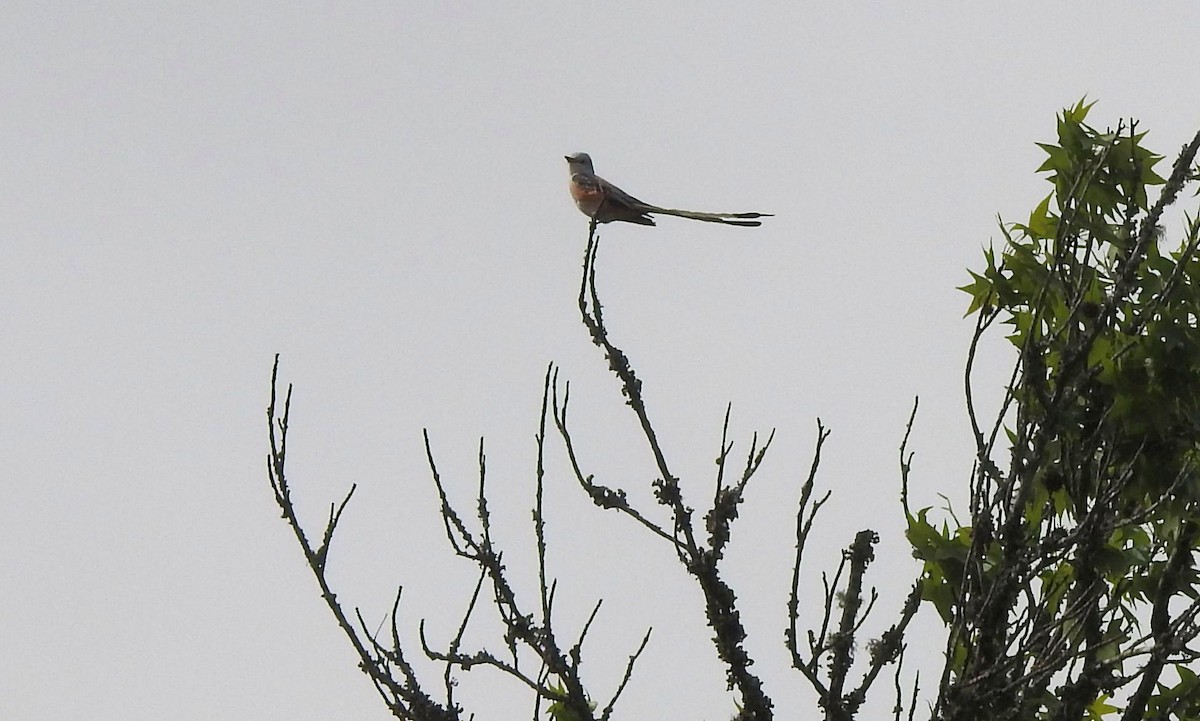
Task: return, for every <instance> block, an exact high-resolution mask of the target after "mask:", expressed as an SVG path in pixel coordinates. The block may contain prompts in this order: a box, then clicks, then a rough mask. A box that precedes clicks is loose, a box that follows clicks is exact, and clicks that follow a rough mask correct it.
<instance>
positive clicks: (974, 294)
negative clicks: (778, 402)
mask: <svg viewBox="0 0 1200 721" xmlns="http://www.w3.org/2000/svg"><path fill="white" fill-rule="evenodd" d="M1091 108H1092V104H1090V103H1084V102H1083V101H1080V102H1079V103H1077V104H1075V105H1074V106H1071V107H1068V108H1066V109H1065V110H1064V111H1063V112H1062V114H1061V115H1060V116H1059V118H1058V123H1057V142H1054V143H1039V144H1038V145H1039V147H1041V148H1042V149H1043V150H1044V151H1045V152H1046V156H1047V157H1046V159H1045V161H1044V162H1043V163H1042V165H1041V167H1040V168H1038V171H1039V172H1044V173H1046V174H1047V178H1046V179H1047V180H1048V181H1049V182H1050V183H1051V184H1052V186H1053V190H1052V191H1051V192H1050V194H1048V195H1047V196H1045V197H1044V198H1043V199H1042V200H1041V201H1040V202H1039V203H1037V205H1036V206H1035V207H1034V209H1033V211H1032V212H1031V213H1030V214H1029V217H1028V220H1027V221H1026V222H1024V223H1014V224H1010V225H1003V226H1001V232H1002V233H1003V236H1004V246H1003V248H1002V249H1001V250H1000V251H999V252H998V253H997V251H996V250H994V249H991V248H989V249H987V250H985V252H984V259H983V260H984V263H983V268H982V269H981V270H979V271H971V272H970V275H971V282H970V283H969V284H968V285H966V286H964V287H963V288H962V289H961V290H963V291H965V292H966V293H968V294H969V295H970V298H971V300H970V303H969V307H968V310H967V314H968V315H976V317H977V319H978V325H977V337H978V336H979V335H982V334H983V333H985V332H986V331H988V330H989V329H990V328H992V327H993V325H994V323H995V322H996V321H999V324H1000V325H1002V326H1004V327H1005V328H1006V331H1005V334H1006V337H1007V339H1008V340H1009V341H1010V342H1011V343H1012V344H1013V346H1014V347H1015V348H1016V349H1017V353H1018V365H1017V369H1016V371H1015V372H1014V374H1013V383H1012V384H1011V386H1010V387H1009V388H1008V389H1007V390H1008V401H1007V402H1006V403H1005V404H1004V406H1003V407H1002V409H1001V410H1000V412H999V414H998V416H997V419H996V421H995V424H994V427H995V428H996V430H997V431H998V430H1001V429H1003V431H1004V433H1003V434H1002V435H1001V436H1000V437H1001V438H1003V439H1005V440H1007V441H1008V443H1009V447H1008V448H1007V449H997V447H996V445H995V444H996V436H997V435H998V434H997V433H996V432H992V433H991V434H989V433H988V432H987V431H986V428H981V427H980V424H979V423H978V422H977V419H976V418H975V417H974V415H972V423H973V426H974V430H975V434H976V438H977V442H978V447H979V462H978V464H977V472H976V478H975V481H974V483H973V486H972V500H971V506H972V520H971V523H970V524H969V525H967V526H963V527H957V528H956V527H951V526H947V525H945V524H943V525H942V527H941V528H940V529H939V528H937V527H935V526H934V525H933V524H932V523H930V522H929V521H928V520H927V518H926V513H927V511H928V509H925V510H923V511H920V512H918V513H917V514H916V515H913V514H911V513H910V514H909V515H908V540H909V542H910V544H911V545H912V547H913V553H914V555H915V556H917V557H918V558H919V559H921V560H922V561H923V562H924V566H923V589H922V591H923V598H924V599H925V600H927V601H928V602H930V603H932V604H933V605H934V607H935V608H936V609H937V611H938V613H939V614H940V615H941V617H942V619H943V620H944V621H945V622H946V623H947V625H949V626H950V628H951V633H952V638H951V644H950V647H949V651H950V653H949V658H948V663H949V665H950V669H951V671H952V674H953V680H954V684H952V685H953V686H954V688H952V689H951V690H950V692H949V693H947V696H946V704H947V708H949V709H954V708H955V706H954V703H955V701H956V699H961V703H962V704H963V708H964V709H966V713H976V714H979V717H980V718H986V717H988V714H987V713H986V712H985V711H983V710H981V709H985V708H987V703H998V704H999V706H998V707H997V708H1008V709H1009V712H1011V713H1014V714H1016V715H1015V716H1013V717H1015V718H1032V717H1035V716H1036V717H1046V718H1050V717H1053V718H1056V719H1057V718H1064V719H1068V718H1069V719H1076V718H1080V719H1082V718H1089V719H1091V718H1101V717H1103V716H1105V715H1106V714H1111V713H1114V712H1115V711H1116V710H1118V709H1119V708H1120V709H1123V708H1124V707H1118V706H1113V705H1111V704H1113V703H1124V697H1122V696H1120V695H1114V694H1112V693H1111V692H1112V691H1114V690H1115V688H1116V687H1117V686H1120V685H1121V683H1131V679H1132V678H1135V677H1136V674H1133V670H1134V669H1132V668H1131V667H1130V666H1131V664H1130V661H1131V660H1133V659H1140V660H1142V661H1145V659H1146V658H1149V657H1154V658H1156V659H1162V660H1163V662H1164V663H1163V664H1162V665H1158V666H1156V665H1155V664H1151V663H1149V662H1146V668H1147V669H1151V671H1148V672H1147V673H1151V672H1153V673H1160V672H1161V671H1162V670H1163V668H1164V667H1168V668H1169V667H1174V668H1175V669H1176V670H1177V671H1178V672H1179V673H1180V679H1181V681H1180V683H1179V685H1177V686H1175V687H1172V688H1171V689H1167V688H1166V687H1162V686H1161V685H1160V686H1159V687H1158V690H1157V691H1155V692H1154V693H1152V694H1149V695H1148V696H1147V695H1146V694H1145V693H1144V692H1143V689H1139V690H1138V691H1137V692H1136V693H1134V697H1133V700H1132V701H1131V702H1130V703H1132V704H1135V705H1137V704H1141V706H1138V707H1137V709H1136V710H1140V711H1142V712H1145V713H1146V714H1149V715H1148V716H1146V717H1152V716H1154V713H1157V712H1156V711H1155V709H1157V708H1159V707H1160V706H1161V704H1166V703H1170V704H1171V706H1170V709H1172V710H1171V711H1170V713H1177V711H1178V709H1179V708H1182V707H1183V706H1187V704H1182V705H1181V704H1180V703H1176V702H1175V701H1168V699H1167V697H1168V696H1171V695H1172V694H1175V695H1176V696H1178V697H1180V698H1183V697H1184V696H1186V697H1187V698H1189V699H1192V698H1200V695H1197V693H1198V692H1197V691H1196V690H1195V689H1196V684H1195V677H1194V675H1191V674H1190V672H1188V671H1187V669H1186V668H1185V667H1184V666H1183V665H1182V663H1183V660H1182V659H1184V658H1185V656H1186V654H1182V653H1181V652H1180V650H1179V646H1178V638H1176V637H1175V636H1170V634H1176V635H1178V634H1182V633H1183V632H1184V630H1187V629H1190V633H1191V637H1194V636H1195V635H1196V633H1195V624H1194V623H1192V621H1194V619H1195V615H1196V613H1197V611H1196V610H1195V609H1193V610H1191V611H1190V612H1189V611H1179V610H1178V609H1181V608H1187V606H1186V601H1188V600H1192V601H1194V600H1195V599H1196V598H1197V594H1196V591H1195V585H1196V583H1197V582H1198V581H1200V576H1198V574H1197V571H1196V568H1195V563H1194V558H1193V553H1192V552H1193V550H1194V549H1195V548H1196V546H1197V542H1196V541H1197V536H1198V535H1200V533H1198V531H1197V524H1198V523H1200V470H1198V469H1197V462H1198V461H1200V330H1198V329H1197V327H1198V325H1200V322H1198V321H1200V318H1198V316H1200V260H1197V257H1196V249H1197V245H1198V243H1200V223H1197V222H1196V219H1195V218H1193V217H1186V223H1185V228H1184V233H1183V238H1182V241H1181V242H1178V243H1176V245H1175V246H1174V247H1171V246H1170V245H1168V244H1167V242H1166V236H1165V232H1164V229H1163V228H1162V227H1161V226H1160V225H1159V224H1158V222H1159V219H1160V217H1161V212H1162V208H1163V207H1164V206H1165V205H1166V204H1169V203H1170V202H1171V201H1172V200H1173V199H1174V198H1175V196H1176V195H1177V194H1178V192H1179V191H1180V189H1181V187H1182V186H1183V185H1184V184H1185V183H1187V182H1192V181H1194V180H1195V179H1196V173H1195V171H1193V170H1191V168H1192V165H1191V164H1192V161H1193V159H1194V157H1195V154H1196V149H1197V147H1198V146H1200V135H1198V136H1197V139H1196V140H1194V141H1193V143H1192V144H1191V145H1190V146H1187V147H1185V149H1184V153H1183V154H1182V155H1181V157H1180V160H1179V162H1178V163H1177V164H1176V166H1175V169H1174V170H1173V172H1172V173H1171V180H1170V181H1169V182H1168V181H1165V180H1164V179H1163V177H1162V176H1160V175H1159V174H1158V173H1157V172H1156V171H1155V166H1156V165H1157V164H1158V163H1159V162H1160V161H1161V160H1162V159H1163V156H1161V155H1158V154H1156V153H1154V152H1152V151H1150V150H1148V149H1147V148H1145V147H1144V146H1143V144H1142V143H1143V140H1144V138H1145V135H1146V134H1145V133H1144V132H1138V131H1137V124H1136V122H1130V123H1128V124H1124V123H1122V124H1119V125H1118V127H1117V129H1116V130H1112V131H1104V132H1101V131H1098V130H1096V129H1095V128H1093V127H1091V126H1089V125H1088V124H1087V123H1086V119H1087V117H1088V113H1089V111H1090V110H1091ZM1164 184H1165V188H1164V191H1163V193H1162V195H1161V197H1160V199H1159V200H1158V202H1156V203H1154V204H1153V205H1152V204H1151V190H1152V189H1153V188H1155V187H1156V186H1164ZM971 408H972V409H973V408H974V406H973V405H972V406H971ZM973 412H974V411H973V410H972V413H973ZM998 450H1000V451H1002V452H1006V453H1007V454H1008V455H1009V456H1010V458H1009V460H1008V462H1007V464H1005V465H1007V468H1005V469H1003V470H1002V469H1001V467H1000V464H998V463H997V462H995V461H994V460H993V459H994V457H995V454H996V452H997V451H998ZM1172 604H1174V605H1172ZM1169 609H1175V611H1176V613H1177V614H1179V613H1181V614H1184V615H1182V616H1177V617H1172V616H1171V615H1170V613H1169V612H1168V611H1169ZM1187 613H1191V614H1192V615H1191V617H1190V618H1191V619H1192V620H1191V621H1189V620H1188V618H1187V617H1186V614H1187ZM1168 636H1170V638H1168ZM1172 644H1175V645H1172ZM1022 654H1024V657H1022ZM1155 663H1157V662H1155ZM1122 674H1126V675H1124V676H1123V675H1122ZM1131 674H1132V675H1131ZM995 677H999V678H1000V679H1001V680H1003V679H1006V678H1007V679H1010V681H1006V682H1005V683H1003V684H1001V683H1000V682H999V681H997V682H996V684H997V685H996V686H995V687H994V688H989V687H988V679H992V678H995ZM1013 678H1018V679H1024V680H1023V681H1022V682H1019V683H1013V682H1011V679H1013ZM1122 678H1123V679H1125V680H1124V681H1122V682H1118V680H1119V679H1122ZM1189 679H1191V681H1189ZM1055 684H1057V687H1055ZM1189 684H1190V685H1189ZM1150 687H1151V685H1147V686H1146V688H1150ZM955 694H958V696H956V695H955ZM989 694H991V695H990V696H989ZM1172 698H1174V696H1172ZM1114 699H1116V700H1114ZM985 701H986V702H985ZM1187 703H1189V704H1190V703H1192V702H1191V701H1188V702H1187ZM1014 704H1015V707H1014V706H1013V705H1014ZM1155 704H1159V705H1160V706H1156V705H1155ZM1162 708H1163V709H1165V708H1166V707H1165V706H1164V707H1162ZM1188 708H1192V707H1191V706H1188ZM1015 709H1017V710H1015ZM950 715H951V716H953V714H950ZM962 717H963V718H967V717H970V716H967V715H964V716H962ZM1133 717H1134V718H1140V717H1141V716H1133ZM1165 717H1167V716H1164V718H1165ZM1193 717H1194V716H1193Z"/></svg>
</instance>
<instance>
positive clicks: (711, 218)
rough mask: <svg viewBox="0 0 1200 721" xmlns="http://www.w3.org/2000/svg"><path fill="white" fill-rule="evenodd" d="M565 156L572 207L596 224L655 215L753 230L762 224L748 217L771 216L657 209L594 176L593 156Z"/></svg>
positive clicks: (645, 220) (649, 221) (647, 221)
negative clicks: (569, 177)
mask: <svg viewBox="0 0 1200 721" xmlns="http://www.w3.org/2000/svg"><path fill="white" fill-rule="evenodd" d="M565 157H566V159H567V168H568V169H569V170H570V172H571V199H572V200H574V201H575V207H577V208H579V210H580V211H581V212H582V213H583V214H584V215H586V216H588V217H589V218H592V219H593V220H595V221H596V222H597V223H611V222H613V221H620V222H623V223H636V224H638V225H654V218H651V217H650V215H651V214H654V213H657V214H660V215H675V216H678V217H680V218H691V219H692V220H703V221H704V222H706V223H724V224H725V225H740V226H744V227H754V226H759V225H762V221H761V220H750V219H751V218H769V217H771V214H770V213H700V212H697V211H694V210H679V209H677V208H660V207H659V206H657V205H650V204H649V203H646V202H643V201H641V200H638V199H637V198H635V197H633V196H632V195H630V194H629V193H626V192H625V191H624V190H621V189H620V188H618V187H617V186H615V185H613V184H612V183H610V182H608V181H607V180H605V179H604V178H601V177H600V176H599V175H596V171H595V169H594V168H593V166H592V156H590V155H588V154H587V153H575V154H574V155H567V156H565Z"/></svg>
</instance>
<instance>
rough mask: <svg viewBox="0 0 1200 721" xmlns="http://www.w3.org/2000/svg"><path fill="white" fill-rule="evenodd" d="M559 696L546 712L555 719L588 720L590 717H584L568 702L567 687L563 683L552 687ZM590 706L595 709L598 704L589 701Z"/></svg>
mask: <svg viewBox="0 0 1200 721" xmlns="http://www.w3.org/2000/svg"><path fill="white" fill-rule="evenodd" d="M551 690H552V691H553V692H554V693H555V695H556V696H557V697H558V698H557V699H556V700H555V701H554V702H553V703H551V704H550V705H549V706H547V707H546V713H548V714H550V718H551V719H553V720H554V721H588V719H589V718H590V717H583V716H582V715H581V713H580V712H579V711H577V710H575V709H574V708H572V707H571V706H570V705H569V704H568V703H567V701H568V698H569V696H568V694H567V688H566V686H564V685H563V684H562V683H559V684H558V685H556V686H554V687H553V688H552V689H551ZM588 708H590V709H591V710H593V711H595V710H596V704H595V702H593V701H588Z"/></svg>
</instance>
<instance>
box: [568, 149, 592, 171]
mask: <svg viewBox="0 0 1200 721" xmlns="http://www.w3.org/2000/svg"><path fill="white" fill-rule="evenodd" d="M566 158H567V167H568V168H570V170H571V174H572V175H574V174H575V173H587V174H588V175H591V174H592V173H593V172H594V171H593V170H592V156H590V155H588V154H587V153H575V154H574V155H568V156H566Z"/></svg>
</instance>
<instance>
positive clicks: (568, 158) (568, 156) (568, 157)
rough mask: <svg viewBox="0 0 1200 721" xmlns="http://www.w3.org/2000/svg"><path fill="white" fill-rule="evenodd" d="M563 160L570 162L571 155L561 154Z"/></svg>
mask: <svg viewBox="0 0 1200 721" xmlns="http://www.w3.org/2000/svg"><path fill="white" fill-rule="evenodd" d="M563 160H565V161H567V162H568V163H569V162H571V156H570V155H564V156H563Z"/></svg>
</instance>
